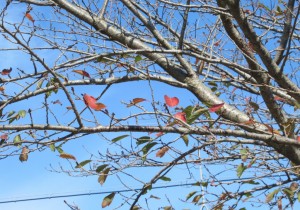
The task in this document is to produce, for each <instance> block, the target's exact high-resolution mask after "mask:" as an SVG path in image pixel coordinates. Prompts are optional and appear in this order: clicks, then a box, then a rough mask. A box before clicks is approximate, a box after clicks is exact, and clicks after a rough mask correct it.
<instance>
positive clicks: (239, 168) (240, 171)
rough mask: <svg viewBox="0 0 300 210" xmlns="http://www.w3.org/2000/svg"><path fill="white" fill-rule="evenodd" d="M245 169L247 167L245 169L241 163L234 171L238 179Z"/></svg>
mask: <svg viewBox="0 0 300 210" xmlns="http://www.w3.org/2000/svg"><path fill="white" fill-rule="evenodd" d="M246 169H247V167H245V166H244V164H243V163H241V164H240V165H239V166H238V167H237V169H236V172H237V176H238V177H239V178H240V177H241V176H242V174H243V173H244V171H245V170H246Z"/></svg>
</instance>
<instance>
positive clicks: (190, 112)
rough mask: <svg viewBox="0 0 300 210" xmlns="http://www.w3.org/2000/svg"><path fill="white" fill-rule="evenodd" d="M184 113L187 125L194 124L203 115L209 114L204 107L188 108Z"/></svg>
mask: <svg viewBox="0 0 300 210" xmlns="http://www.w3.org/2000/svg"><path fill="white" fill-rule="evenodd" d="M183 112H184V113H185V115H186V122H187V124H192V123H193V122H194V121H195V120H197V119H198V118H199V117H200V116H201V115H202V114H204V113H208V109H207V108H203V107H193V106H188V107H186V108H185V109H184V110H183Z"/></svg>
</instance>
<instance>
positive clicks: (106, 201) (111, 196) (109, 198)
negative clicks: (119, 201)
mask: <svg viewBox="0 0 300 210" xmlns="http://www.w3.org/2000/svg"><path fill="white" fill-rule="evenodd" d="M115 194H116V193H111V194H109V195H108V196H106V197H105V198H104V199H103V201H102V208H105V207H107V206H109V205H110V204H111V203H112V201H113V199H114V197H115Z"/></svg>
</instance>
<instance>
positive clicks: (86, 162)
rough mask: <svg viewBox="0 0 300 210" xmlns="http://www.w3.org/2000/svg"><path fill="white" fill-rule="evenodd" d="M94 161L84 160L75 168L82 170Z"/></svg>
mask: <svg viewBox="0 0 300 210" xmlns="http://www.w3.org/2000/svg"><path fill="white" fill-rule="evenodd" d="M91 161H92V160H84V161H82V162H80V163H79V164H78V165H77V166H76V167H75V168H81V167H83V166H85V165H86V164H88V163H90V162H91Z"/></svg>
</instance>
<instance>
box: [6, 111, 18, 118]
mask: <svg viewBox="0 0 300 210" xmlns="http://www.w3.org/2000/svg"><path fill="white" fill-rule="evenodd" d="M14 113H16V112H15V111H10V112H8V115H7V117H11V116H12V115H13V114H14Z"/></svg>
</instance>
